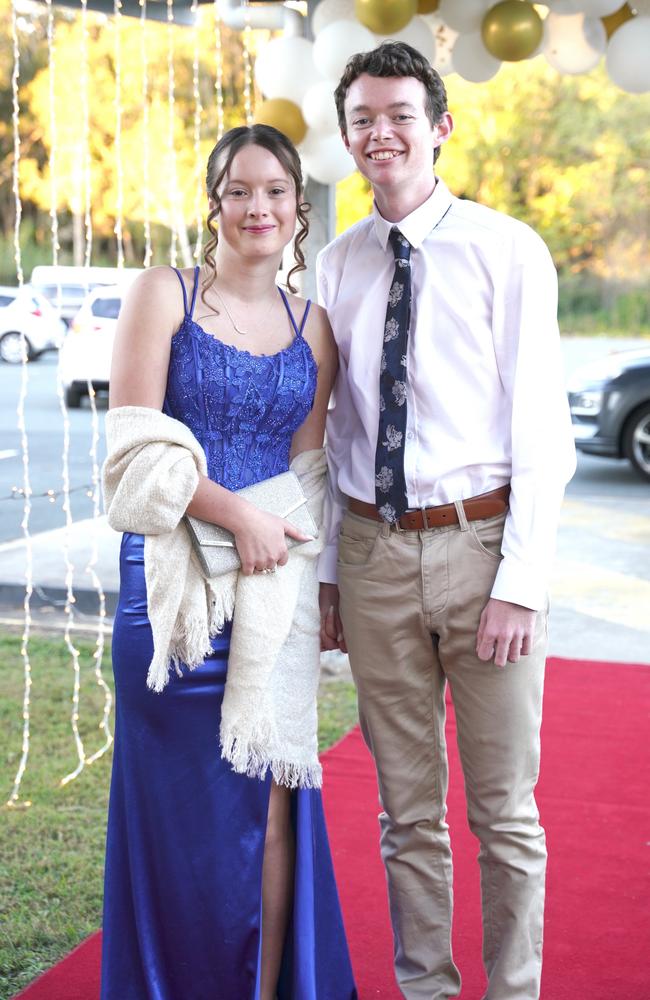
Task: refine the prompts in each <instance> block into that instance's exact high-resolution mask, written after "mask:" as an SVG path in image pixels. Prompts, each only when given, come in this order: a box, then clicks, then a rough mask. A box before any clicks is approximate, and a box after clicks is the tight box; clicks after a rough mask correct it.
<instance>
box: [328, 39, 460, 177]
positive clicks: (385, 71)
mask: <svg viewBox="0 0 650 1000" xmlns="http://www.w3.org/2000/svg"><path fill="white" fill-rule="evenodd" d="M363 73H367V74H368V76H413V77H415V79H416V80H419V81H420V83H421V84H422V85H423V86H424V90H425V95H426V96H425V101H424V110H425V111H426V114H427V118H428V119H429V121H430V122H431V125H432V126H433V125H437V124H438V122H439V121H440V119H441V118H442V116H443V114H444V113H445V111H446V110H447V91H446V90H445V85H444V83H443V82H442V78H441V76H440V74H439V73H436V71H435V69H433V67H432V66H431V64H430V63H429V61H428V60H427V59H425V57H424V56H423V55H422V54H421V53H420V52H418V50H417V49H414V48H413V46H412V45H407V44H406V42H382V43H381V45H379V46H378V47H377V48H376V49H372V51H371V52H358V53H357V54H356V55H354V56H352V58H351V59H349V60H348V63H347V65H346V67H345V69H344V70H343V76H342V77H341V79H340V80H339V83H338V86H337V88H336V90H335V91H334V100H335V101H336V113H337V115H338V119H339V128H340V129H341V132H342V133H343V134H344V135H347V125H346V121H345V107H344V105H345V98H346V97H347V94H348V90H349V89H350V87H351V86H352V84H353V83H354V81H355V80H356V79H358V78H359V77H360V76H361V75H362V74H363ZM439 155H440V147H438V148H437V149H435V150H434V153H433V162H434V163H435V162H436V160H437V159H438V156H439Z"/></svg>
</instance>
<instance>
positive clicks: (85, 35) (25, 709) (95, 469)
mask: <svg viewBox="0 0 650 1000" xmlns="http://www.w3.org/2000/svg"><path fill="white" fill-rule="evenodd" d="M55 2H56V0H46V37H47V71H48V94H47V97H48V112H47V113H48V126H49V140H50V145H49V151H48V169H49V185H50V192H49V196H50V209H49V219H50V243H51V262H52V264H53V265H54V266H56V265H58V264H59V263H60V259H61V253H62V251H61V244H60V239H61V229H60V222H59V205H60V197H61V194H62V186H61V176H60V168H59V156H60V152H61V150H60V149H59V136H58V131H57V86H59V87H60V79H59V78H58V77H57V58H56V19H55V16H54V4H55ZM139 5H140V17H139V22H140V24H139V48H140V61H141V67H140V69H141V81H142V95H143V102H142V112H141V113H142V163H141V169H142V190H141V197H140V209H141V212H142V222H143V242H144V254H143V265H144V266H145V267H148V266H150V264H151V263H152V261H153V255H154V247H153V235H152V222H153V219H152V193H151V187H150V179H151V141H150V113H151V106H152V87H151V78H150V72H151V67H150V57H149V51H148V32H149V27H150V26H149V22H148V17H147V0H139ZM199 10H200V8H199V0H192V7H191V12H192V14H193V36H192V99H193V123H192V146H193V158H194V205H193V221H194V224H195V227H196V238H195V241H194V243H193V245H192V246H189V245H188V241H187V239H186V238H184V235H185V230H184V227H183V223H182V222H181V216H180V212H179V204H178V201H177V197H176V191H177V190H178V184H177V173H178V169H177V151H176V141H175V131H176V113H177V99H176V76H175V60H176V58H177V53H176V46H175V38H176V32H177V31H178V30H179V29H178V25H177V24H176V23H175V19H174V0H166V14H167V16H166V22H167V23H166V30H167V38H166V60H167V81H166V90H167V95H166V96H167V129H166V131H167V136H166V146H167V152H168V154H169V156H168V169H169V180H170V185H169V188H170V196H169V206H168V213H169V214H168V227H169V231H170V244H169V247H168V259H169V261H170V263H171V264H172V265H174V266H175V265H176V263H177V259H178V256H179V251H180V254H181V255H182V258H183V263H184V264H185V265H189V264H190V262H191V259H192V258H193V259H194V260H195V261H197V262H198V261H199V260H200V257H201V247H202V242H203V231H204V228H203V213H204V208H205V206H204V200H205V192H204V189H203V171H204V164H203V156H202V150H201V140H202V127H203V118H204V114H205V112H206V108H204V105H203V100H202V93H203V91H202V85H201V84H202V81H201V72H202V63H201V54H202V49H201V46H202V44H204V38H205V28H206V22H205V19H204V18H202V17H201V15H200V14H199ZM78 16H79V18H80V26H81V31H80V89H81V94H80V132H81V136H80V139H79V146H78V152H79V155H78V156H77V157H76V159H75V165H74V167H73V170H74V171H76V173H75V183H74V192H73V194H72V195H70V205H71V208H72V209H73V211H74V213H75V215H79V216H81V217H82V219H83V228H82V231H83V264H84V266H85V267H89V266H90V265H91V261H92V256H93V249H94V232H93V218H92V197H93V190H92V180H93V178H92V167H93V158H92V148H91V134H92V126H91V121H92V118H91V104H90V96H91V94H92V81H91V71H90V66H91V61H90V53H89V47H90V44H91V37H92V36H91V32H90V28H89V16H90V15H89V11H88V0H81V2H80V10H79V15H78ZM93 16H97V15H93ZM211 17H213V18H214V30H213V33H210V32H208V37H211V38H212V43H211V48H212V53H211V55H210V64H211V66H212V67H213V73H214V86H213V91H212V93H213V100H214V104H213V106H212V109H211V116H212V121H213V122H214V125H216V129H215V131H216V136H215V135H214V132H213V136H214V138H216V139H218V138H220V137H221V136H222V135H223V132H224V130H225V100H224V69H223V67H224V50H223V36H222V23H223V22H222V19H221V15H220V12H219V9H218V2H217V0H214V3H213V4H212V15H211ZM19 18H20V14H19V0H12V6H11V40H12V56H13V68H12V75H11V92H12V135H13V152H14V156H13V167H12V193H13V202H14V233H13V244H14V261H15V269H16V278H17V283H18V284H19V285H22V284H23V283H24V273H23V256H22V250H21V224H22V218H23V204H22V200H21V194H20V164H21V134H20V126H21V117H20V112H21V108H20V82H21V48H20V23H19ZM123 20H124V15H123V12H122V0H113V11H112V22H113V32H114V35H113V40H114V44H113V70H114V88H115V90H114V98H113V99H114V129H115V136H114V139H115V142H114V161H115V162H114V173H115V176H114V183H115V192H116V197H115V220H114V230H113V232H114V238H115V253H116V259H117V266H118V267H123V266H124V264H125V243H126V241H125V236H126V231H125V223H124V204H125V202H124V193H125V172H124V167H125V164H124V161H123V154H124V147H123V134H124V117H123V115H124V104H123V97H124V94H123V58H124V52H123V44H122V40H123ZM102 23H103V22H102ZM242 53H243V75H244V90H243V95H242V96H243V104H244V115H245V119H246V121H247V122H248V123H250V122H252V120H253V104H254V84H253V71H252V54H253V32H252V30H251V25H250V23H249V19H248V18H246V24H245V27H244V31H243V33H242ZM213 127H214V126H213ZM179 226H180V228H181V231H180V233H179ZM57 298H58V304H59V306H60V304H61V288H60V286H59V288H58V292H57ZM26 348H27V344H26V342H25V340H24V338H23V351H22V366H21V378H20V392H19V398H18V403H17V408H16V418H17V427H18V431H19V435H20V454H21V460H22V482H21V484H20V485H15V486H13V488H12V489H11V492H10V493H9V494H8V495H6V496H0V503H2V502H18V503H20V504H22V519H21V532H22V538H23V542H24V553H25V592H24V600H23V625H22V635H21V645H20V656H21V661H22V670H23V695H22V710H21V719H22V737H21V754H20V759H19V763H18V767H17V770H16V774H15V778H14V782H13V786H12V789H11V792H10V795H9V798H8V800H7V803H6V804H7V806H8V807H11V808H26V807H28V806H29V805H30V804H31V803H30V801H29V800H28V799H26V798H24V797H23V796H22V787H23V780H24V777H25V774H26V772H27V768H28V761H29V754H30V743H31V725H32V718H31V716H32V710H31V706H32V689H33V669H32V663H31V660H30V650H29V647H30V638H31V634H32V632H33V624H34V623H33V615H32V608H31V602H32V597H33V593H34V591H35V589H36V587H35V583H34V563H33V536H32V534H31V532H30V519H31V515H32V510H33V502H34V501H37V500H43V501H45V502H49V503H51V504H57V505H60V506H61V509H62V512H63V517H64V525H63V531H62V557H63V564H64V567H65V608H64V613H65V631H64V637H63V641H64V644H65V646H66V649H67V652H68V653H69V655H70V662H71V669H72V694H71V707H70V725H71V731H72V738H73V742H74V747H75V752H76V758H77V759H76V765H75V767H74V768H73V769H72V770H70V772H69V773H67V774H65V776H64V777H63V778H62V779H61V781H60V784H61V785H66V784H69V783H70V782H71V781H73V780H74V779H75V778H77V777H78V776H79V775H80V774H81V772H82V771H83V769H84V768H85V767H86V766H87V765H89V764H92V763H93V762H94V761H96V760H98V759H99V758H100V757H102V756H103V755H104V754H105V753H106V752H107V750H108V749H109V748H110V746H111V743H112V740H113V736H112V732H111V727H110V719H111V712H112V704H113V696H112V692H111V688H110V687H109V685H108V684H107V682H106V679H105V677H104V675H103V672H102V664H103V659H104V655H105V647H106V636H107V633H108V631H109V625H108V621H107V611H106V594H105V592H104V589H103V585H102V582H101V579H100V576H99V572H98V561H99V544H98V540H99V524H100V519H101V494H100V465H99V443H100V421H99V414H98V409H97V399H96V393H95V390H94V388H93V386H92V384H91V383H88V385H87V389H88V397H89V402H90V417H91V427H90V446H89V451H88V457H89V461H90V470H89V472H90V474H89V479H90V481H89V482H88V481H86V482H85V483H83V484H81V485H72V484H71V479H70V437H71V435H70V431H71V426H70V418H69V413H68V409H67V405H66V400H65V391H64V387H63V381H62V378H61V373H60V371H59V370H58V369H57V397H58V403H59V409H60V413H61V419H62V427H63V444H62V454H61V482H60V485H59V486H58V487H56V488H47V489H44V490H41V491H36V492H35V491H34V490H33V489H32V484H31V463H30V451H29V437H28V433H27V423H26V407H27V402H28V387H29V368H28V363H27V362H28V357H27V349H26ZM81 493H83V494H84V495H85V496H86V497H87V498H88V499H90V500H91V501H92V526H93V531H92V538H91V551H90V556H89V558H88V561H87V563H86V566H85V569H84V574H85V575H86V576H87V577H88V578H89V579H90V581H91V585H92V588H93V589H94V591H95V593H96V595H97V603H98V615H97V618H96V625H95V646H94V652H93V675H94V683H96V685H97V686H98V687H99V689H100V690H101V692H102V695H103V707H102V709H101V718H100V720H99V726H98V728H99V730H100V731H101V733H102V736H103V739H102V741H101V745H100V746H99V747H98V749H96V750H94V752H90V753H88V752H87V751H86V748H85V747H84V741H83V739H82V736H81V732H80V700H81V689H82V669H81V667H82V665H81V657H80V652H79V649H78V648H77V646H76V645H75V643H74V642H73V639H72V633H73V630H74V629H75V628H76V627H77V626H76V625H75V605H76V598H75V592H74V571H75V567H74V564H73V562H72V559H71V545H70V539H71V529H72V525H73V519H72V505H71V497H72V495H73V494H81ZM86 739H87V737H86Z"/></svg>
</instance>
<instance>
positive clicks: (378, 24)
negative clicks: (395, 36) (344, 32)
mask: <svg viewBox="0 0 650 1000" xmlns="http://www.w3.org/2000/svg"><path fill="white" fill-rule="evenodd" d="M417 9H418V4H417V0H354V12H355V14H356V16H357V20H358V21H361V23H362V24H364V25H365V26H366V28H370V30H371V31H374V32H375V34H376V35H390V34H392V32H394V31H401V30H402V28H405V27H406V25H407V24H408V23H409V21H410V20H411V18H412V17H414V16H415V14H416V13H417Z"/></svg>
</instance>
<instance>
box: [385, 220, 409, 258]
mask: <svg viewBox="0 0 650 1000" xmlns="http://www.w3.org/2000/svg"><path fill="white" fill-rule="evenodd" d="M388 240H389V242H390V245H391V247H392V248H393V253H394V254H395V260H402V261H404V262H405V263H408V261H409V260H410V257H411V244H410V243H409V241H408V240H407V238H406V236H402V234H401V233H400V231H399V229H398V228H397V227H396V226H393V228H392V229H391V231H390V233H389V234H388Z"/></svg>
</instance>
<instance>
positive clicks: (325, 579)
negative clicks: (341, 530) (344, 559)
mask: <svg viewBox="0 0 650 1000" xmlns="http://www.w3.org/2000/svg"><path fill="white" fill-rule="evenodd" d="M338 557H339V546H338V542H334V543H333V544H332V545H326V546H325V548H324V549H323V551H322V552H321V554H320V556H319V559H318V579H319V581H320V582H321V583H337V582H338V572H337V568H336V564H337V560H338Z"/></svg>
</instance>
